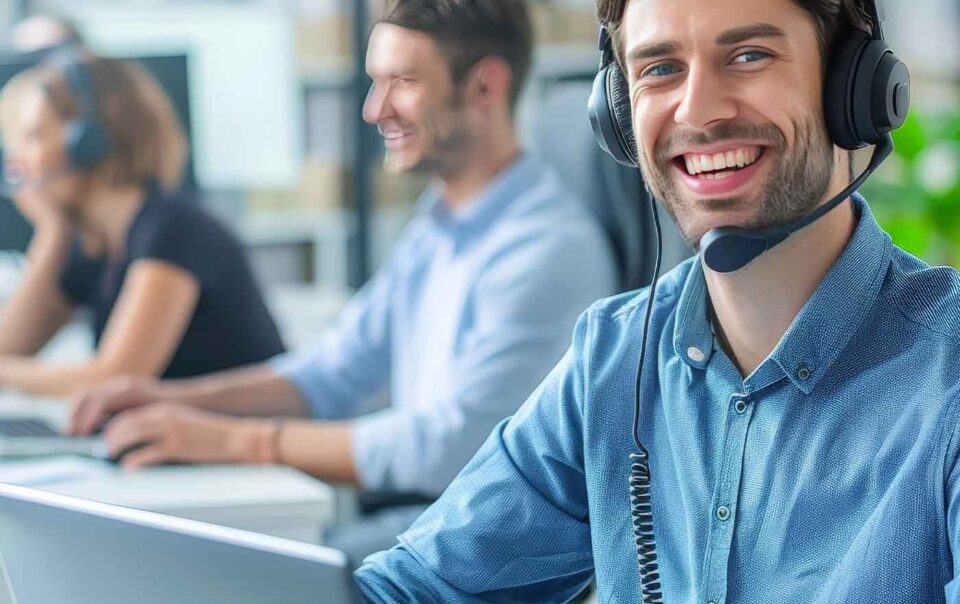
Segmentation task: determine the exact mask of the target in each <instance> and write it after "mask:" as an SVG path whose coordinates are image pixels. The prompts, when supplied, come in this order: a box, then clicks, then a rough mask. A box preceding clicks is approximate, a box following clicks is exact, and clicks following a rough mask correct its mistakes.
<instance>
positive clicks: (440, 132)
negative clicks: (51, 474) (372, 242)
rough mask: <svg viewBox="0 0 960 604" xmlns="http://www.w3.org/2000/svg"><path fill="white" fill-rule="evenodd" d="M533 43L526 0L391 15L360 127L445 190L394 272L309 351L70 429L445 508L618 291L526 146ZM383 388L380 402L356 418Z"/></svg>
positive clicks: (136, 399) (156, 396) (601, 239)
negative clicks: (486, 444)
mask: <svg viewBox="0 0 960 604" xmlns="http://www.w3.org/2000/svg"><path fill="white" fill-rule="evenodd" d="M530 50H531V34H530V23H529V16H528V14H527V9H526V6H525V5H524V3H523V2H522V0H479V1H476V0H471V1H469V2H459V1H458V2H456V3H455V4H453V5H452V6H451V7H450V8H449V10H448V8H447V7H445V6H444V2H436V1H429V0H400V1H399V2H397V3H395V4H394V6H393V7H392V8H391V9H390V10H389V11H388V12H387V14H386V16H385V17H384V18H383V19H382V20H381V22H380V23H379V24H378V25H376V26H375V27H374V29H373V31H372V34H371V38H370V46H369V52H368V55H367V71H368V73H369V74H370V76H371V78H372V80H373V87H372V88H371V90H370V93H369V95H368V97H367V100H366V104H365V106H364V118H365V119H366V120H367V121H368V122H371V123H375V124H376V125H377V126H378V128H379V130H380V133H381V134H382V136H383V138H384V142H385V146H386V152H387V154H386V166H387V167H388V168H389V169H391V170H394V171H409V170H429V171H430V172H431V173H432V174H433V175H434V176H435V179H434V183H433V185H431V186H430V188H429V189H428V190H427V191H426V192H425V193H424V194H423V197H422V199H421V200H420V203H419V205H418V211H417V215H416V217H415V218H414V219H413V221H412V222H411V224H410V225H408V227H407V229H406V231H405V232H404V234H403V235H402V236H401V239H400V242H399V243H398V244H397V246H396V248H395V249H394V251H393V253H392V254H391V256H390V259H389V260H388V261H387V263H386V264H385V265H384V266H383V267H382V268H381V269H380V271H379V272H378V273H377V274H376V276H374V278H373V279H372V280H371V281H370V282H369V283H368V284H367V285H366V286H365V287H364V288H363V289H362V291H360V292H359V293H358V294H357V295H356V296H355V297H354V299H353V300H352V301H351V302H350V303H349V305H348V306H347V308H346V309H345V310H344V312H343V314H342V316H341V318H340V321H339V324H338V325H337V327H336V328H335V329H333V330H332V331H331V332H330V333H328V334H327V335H326V337H324V338H323V339H322V340H321V341H320V342H319V345H318V346H316V347H314V348H313V349H310V350H307V351H304V352H301V353H298V354H293V355H289V356H285V357H281V358H278V359H276V360H275V361H274V362H272V363H270V364H269V365H265V366H259V367H253V368H249V369H245V370H241V371H239V372H233V373H228V374H216V375H212V376H209V377H204V378H198V379H196V380H190V381H184V382H174V383H160V384H157V383H150V382H143V381H138V380H134V381H130V380H127V381H125V382H120V383H117V384H113V385H108V386H106V387H104V388H101V389H98V390H96V391H93V392H91V393H88V394H86V395H83V396H81V397H80V398H79V400H78V403H77V406H76V409H75V413H74V417H73V426H74V430H75V431H76V432H80V433H85V432H89V431H91V430H93V429H95V427H96V426H97V425H99V424H102V423H103V422H104V421H105V420H106V419H108V418H109V417H111V416H112V415H113V414H116V413H118V412H120V414H119V415H118V416H117V417H115V418H114V419H112V420H111V421H110V422H109V424H108V425H107V427H106V431H105V434H106V438H107V441H108V443H109V445H110V448H111V450H112V451H113V452H121V451H124V450H125V449H127V448H128V447H130V446H133V445H137V444H139V443H144V442H145V443H146V445H145V446H142V447H141V448H139V449H137V450H135V451H133V452H131V453H129V454H128V455H126V456H125V457H124V465H128V466H133V467H136V466H140V465H144V464H150V463H158V462H162V461H166V460H182V461H209V462H214V461H216V462H244V461H246V462H257V461H259V462H267V463H284V464H290V465H293V466H295V467H297V468H300V469H302V470H304V471H307V472H309V473H311V474H313V475H315V476H317V477H319V478H322V479H325V480H330V481H338V482H347V483H352V484H356V485H358V486H359V487H361V489H362V490H363V491H366V492H372V493H374V494H377V493H380V492H387V493H388V495H389V497H387V503H388V504H399V503H401V502H409V501H416V500H418V499H420V500H423V499H427V500H432V499H433V498H435V497H436V496H438V495H439V494H440V493H441V492H442V491H443V489H444V488H445V487H446V486H447V484H448V483H449V482H450V480H451V479H452V478H453V477H454V476H455V475H456V473H457V472H458V471H459V470H460V469H461V468H462V467H463V465H464V464H466V462H467V461H468V460H469V459H470V457H471V456H472V455H473V454H474V453H475V452H476V450H477V449H478V448H479V447H480V445H481V444H482V442H483V440H484V439H485V438H486V436H487V435H488V434H489V433H490V430H491V429H492V428H493V427H494V426H495V425H496V423H497V422H498V421H499V420H501V419H503V418H504V417H507V416H509V415H511V414H512V413H513V412H515V411H516V410H517V408H519V406H520V404H521V403H522V402H523V401H524V400H525V399H526V397H527V395H529V393H530V391H532V390H533V389H534V388H535V387H536V385H537V384H538V383H539V382H540V381H541V380H542V379H543V377H544V376H545V375H546V374H547V372H548V371H549V370H550V368H551V367H552V366H553V365H554V364H555V363H556V362H557V361H558V360H559V359H560V358H561V356H562V355H563V351H564V349H565V348H566V346H567V342H568V339H569V331H570V329H572V327H573V325H574V324H575V322H576V318H577V316H578V315H579V314H580V313H581V312H582V311H583V310H584V309H585V308H586V307H587V306H588V305H589V304H590V303H591V302H592V301H593V300H595V299H596V298H598V297H601V296H604V295H609V294H611V293H613V292H614V291H616V283H615V273H616V268H615V264H614V260H613V255H612V251H611V248H610V245H609V243H608V241H607V240H606V237H605V235H604V234H603V232H602V231H601V228H600V226H599V224H598V223H597V221H596V220H595V219H594V218H593V217H592V216H591V215H590V214H589V212H588V210H587V209H586V206H585V205H583V204H582V203H581V202H580V201H579V200H576V199H574V198H572V197H571V196H570V195H569V194H567V192H565V191H564V190H563V189H562V188H561V185H560V184H559V181H558V180H557V178H556V177H555V176H554V175H553V174H552V173H551V172H550V171H549V170H548V169H547V168H546V167H545V166H544V165H543V164H542V163H541V162H540V161H539V160H537V159H536V158H534V157H532V156H530V155H529V154H527V153H525V152H523V151H522V150H521V149H520V147H519V144H518V142H517V138H516V134H515V129H514V124H513V113H514V107H515V104H516V101H517V97H518V95H519V92H520V89H521V88H522V86H523V82H524V78H525V75H526V73H527V71H528V69H529V64H530ZM238 328H242V326H238ZM385 390H386V391H388V392H389V395H390V403H391V404H390V405H389V407H387V408H386V409H384V410H382V411H380V412H377V413H374V414H370V415H366V416H363V417H359V418H357V419H348V418H352V417H353V416H354V415H355V414H356V412H357V410H358V407H359V406H360V405H361V404H363V403H364V402H365V401H368V400H370V399H372V398H374V397H376V396H378V395H379V394H381V393H383V392H384V391H385ZM147 403H157V404H152V405H148V406H144V405H146V404H147ZM130 407H142V408H136V409H130ZM214 412H218V413H230V414H246V415H273V416H278V415H288V416H310V417H312V418H314V419H315V420H322V421H285V422H283V423H278V422H276V421H273V420H253V419H236V418H230V417H226V416H224V415H217V414H215V413H214ZM375 504H376V505H382V502H375ZM370 507H373V504H372V505H371V506H370ZM424 508H425V506H424V505H422V504H421V505H419V506H416V505H415V506H413V507H412V508H403V509H400V510H398V511H397V514H394V515H390V513H388V512H382V513H381V514H380V517H379V518H378V519H376V522H375V523H374V525H373V527H372V528H373V533H372V534H371V533H370V531H361V530H360V528H359V527H357V526H350V527H346V528H344V529H342V530H337V531H336V532H333V533H331V534H329V535H328V536H327V543H328V544H330V545H334V546H338V547H341V548H343V549H345V550H347V552H348V553H349V554H351V555H353V556H355V557H358V558H359V557H362V555H365V554H366V553H372V552H374V551H378V550H380V549H384V548H386V547H389V546H390V545H392V544H393V543H394V542H395V540H394V538H395V536H396V535H397V534H398V533H399V532H400V531H402V530H403V529H405V528H407V526H409V523H410V521H412V520H413V518H415V517H416V515H417V514H419V512H420V511H422V510H423V509H424ZM381 527H383V528H382V530H381ZM368 528H370V527H369V525H368Z"/></svg>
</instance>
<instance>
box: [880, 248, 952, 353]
mask: <svg viewBox="0 0 960 604" xmlns="http://www.w3.org/2000/svg"><path fill="white" fill-rule="evenodd" d="M883 298H884V301H885V303H886V304H887V305H888V306H890V307H891V308H892V309H894V310H896V311H897V312H898V313H899V314H900V315H901V316H902V317H903V319H904V320H905V321H908V322H910V323H912V324H914V325H916V326H919V327H921V328H922V329H924V330H926V331H928V332H930V333H932V334H938V335H940V336H943V337H946V338H948V339H951V340H954V341H955V342H957V343H958V344H960V272H958V271H957V269H955V268H952V267H946V266H936V267H933V266H930V265H928V264H926V263H925V262H923V261H922V260H920V259H918V258H916V257H914V256H912V255H910V254H909V253H907V252H905V251H903V250H901V249H900V248H896V247H895V248H894V253H893V256H892V258H891V262H890V268H889V270H888V273H887V276H886V280H885V283H884V287H883Z"/></svg>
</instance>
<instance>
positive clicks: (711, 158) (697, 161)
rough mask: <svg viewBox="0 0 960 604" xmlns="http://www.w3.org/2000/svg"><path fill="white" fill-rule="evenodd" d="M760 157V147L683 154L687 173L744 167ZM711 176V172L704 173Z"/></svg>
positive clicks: (693, 173) (705, 175)
mask: <svg viewBox="0 0 960 604" xmlns="http://www.w3.org/2000/svg"><path fill="white" fill-rule="evenodd" d="M758 157H760V148H759V147H742V148H740V149H736V150H731V151H726V152H723V153H714V154H713V155H706V154H702V153H696V154H694V153H688V154H685V155H684V156H683V160H684V162H685V163H686V167H687V173H688V174H691V175H695V174H700V173H702V172H717V171H719V170H725V169H726V168H743V167H745V166H749V165H750V164H752V163H753V162H755V161H757V158H758ZM710 176H711V175H710V174H704V177H710ZM717 176H720V175H717Z"/></svg>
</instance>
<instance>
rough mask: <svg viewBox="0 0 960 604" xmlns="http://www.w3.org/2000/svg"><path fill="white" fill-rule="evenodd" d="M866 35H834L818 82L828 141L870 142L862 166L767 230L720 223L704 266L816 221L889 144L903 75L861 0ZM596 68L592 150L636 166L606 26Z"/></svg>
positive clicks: (876, 11) (900, 108)
mask: <svg viewBox="0 0 960 604" xmlns="http://www.w3.org/2000/svg"><path fill="white" fill-rule="evenodd" d="M865 4H866V7H867V10H868V11H869V16H870V18H871V19H872V25H873V27H872V29H873V33H872V35H871V34H868V33H867V32H865V31H863V30H860V29H853V30H852V31H849V32H846V33H844V34H842V35H840V36H839V37H838V39H837V41H836V42H835V43H834V45H833V47H832V49H831V50H830V53H829V60H828V65H827V70H826V74H825V78H824V86H823V111H824V118H825V120H826V123H827V131H828V133H829V135H830V139H831V140H832V141H833V142H834V143H835V144H836V145H837V146H839V147H842V148H844V149H848V150H854V149H860V148H863V147H866V146H868V145H877V148H876V150H875V151H874V154H873V157H872V158H871V160H870V164H869V166H868V167H867V169H866V170H864V172H863V173H862V174H861V175H860V176H859V177H858V178H857V179H856V180H854V182H852V183H851V184H850V186H849V187H847V188H846V189H844V191H843V192H842V193H841V196H838V198H834V199H833V200H831V201H830V202H828V203H827V204H824V205H823V206H821V207H820V208H818V210H817V211H815V212H814V213H812V214H810V215H809V216H807V217H805V218H803V219H801V220H800V221H797V222H796V223H793V224H790V225H785V226H782V227H776V228H772V229H744V228H740V227H721V228H718V229H713V230H711V231H710V232H708V233H707V234H706V235H704V237H703V239H701V241H700V248H701V252H702V254H703V258H704V261H705V262H706V264H707V266H709V267H710V268H711V269H713V270H716V271H718V272H730V271H733V270H737V269H739V268H742V267H743V266H746V264H748V263H749V262H750V261H751V260H753V259H754V258H756V257H757V256H759V255H760V254H762V253H763V252H764V251H766V250H768V249H770V248H771V247H773V246H774V245H776V244H778V243H780V242H781V241H783V240H784V239H786V237H787V236H789V235H790V234H791V233H793V232H795V231H796V230H798V229H800V228H803V227H804V226H807V225H808V224H810V223H811V222H813V221H815V220H817V219H818V218H820V217H821V216H823V215H824V214H826V213H827V212H829V211H830V210H831V209H833V208H834V207H836V205H837V204H839V203H840V202H842V201H843V200H844V199H846V198H847V197H849V195H850V194H851V193H852V192H853V191H854V190H855V189H856V188H857V187H859V186H860V185H861V184H863V182H864V181H865V180H866V178H867V177H868V176H869V175H870V174H871V173H872V172H873V170H874V169H876V167H877V166H879V165H880V163H881V162H882V161H883V160H884V159H885V158H886V157H887V156H888V155H889V154H890V152H891V151H892V149H893V140H892V138H891V136H890V132H891V131H892V130H894V129H895V128H898V127H900V126H901V125H902V124H903V122H904V120H905V119H906V117H907V110H908V108H909V105H910V74H909V73H908V72H907V68H906V66H905V65H904V64H903V62H902V61H900V59H898V58H897V56H896V55H895V54H893V51H892V50H891V49H890V47H889V46H887V43H886V42H885V41H884V39H883V31H882V29H881V22H882V21H883V18H884V16H883V12H882V8H881V6H880V5H879V4H878V2H876V1H867V2H866V3H865ZM600 50H601V53H602V55H601V60H600V70H599V72H598V73H597V76H596V78H595V79H594V82H593V91H592V92H591V95H590V100H589V101H588V112H589V115H590V124H591V125H592V126H593V132H594V136H595V137H596V140H597V143H598V144H599V145H600V147H601V148H602V149H603V150H604V151H606V152H607V153H609V154H610V155H611V156H612V157H613V158H614V159H615V160H616V161H617V162H619V163H621V164H623V165H625V166H630V167H638V166H639V157H638V148H637V142H636V137H635V135H634V132H633V123H632V118H631V107H630V95H629V87H628V84H627V80H626V78H625V77H624V75H623V73H622V71H621V70H620V67H619V65H618V64H617V61H616V58H615V56H614V51H613V43H612V41H611V39H610V35H609V33H608V31H607V29H606V27H603V28H601V30H600Z"/></svg>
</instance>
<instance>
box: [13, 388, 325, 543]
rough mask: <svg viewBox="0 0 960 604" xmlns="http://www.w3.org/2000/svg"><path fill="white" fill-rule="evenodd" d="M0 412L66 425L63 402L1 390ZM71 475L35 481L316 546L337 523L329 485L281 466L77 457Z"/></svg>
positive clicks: (54, 461)
mask: <svg viewBox="0 0 960 604" xmlns="http://www.w3.org/2000/svg"><path fill="white" fill-rule="evenodd" d="M0 415H3V416H7V417H9V416H15V415H34V416H40V417H44V418H46V419H48V420H50V421H51V422H53V423H54V424H55V425H57V426H60V427H62V426H63V424H64V422H65V420H66V415H67V406H66V404H65V403H62V402H57V401H49V400H28V399H25V398H24V397H20V396H16V395H12V394H8V393H3V394H0ZM70 462H71V458H69V457H62V458H45V459H43V460H40V461H39V464H40V465H39V466H36V464H37V463H38V461H37V460H36V459H34V460H30V461H17V460H0V479H2V477H3V475H4V473H5V472H6V473H8V474H9V473H11V472H14V471H17V470H18V469H23V468H24V466H25V465H26V464H31V465H32V466H36V467H37V468H38V469H40V468H42V467H43V466H44V464H46V465H47V466H48V467H51V468H52V467H55V466H57V465H58V464H60V465H67V466H68V467H69V464H70ZM75 463H76V465H75V466H74V471H73V475H72V476H71V475H70V472H68V473H67V474H66V475H61V476H58V477H51V479H50V480H49V481H42V482H40V483H39V484H33V485H31V486H33V487H35V488H40V489H44V490H48V491H53V492H56V493H62V494H64V495H72V496H76V497H82V498H85V499H93V500H96V501H101V502H104V503H111V504H115V505H123V506H127V507H133V508H138V509H142V510H149V511H153V512H160V513H163V514H169V515H172V516H181V517H183V518H190V519H193V520H201V521H204V522H211V523H213V524H221V525H225V526H230V527H234V528H240V529H244V530H249V531H254V532H259V533H265V534H268V535H273V536H276V537H284V538H287V539H296V540H298V541H304V542H307V543H319V542H320V536H321V534H322V531H323V528H324V527H325V526H327V525H329V524H330V523H331V522H332V520H333V514H334V490H333V488H332V487H330V486H328V485H326V484H324V483H321V482H319V481H317V480H314V479H312V478H310V477H309V476H306V475H305V474H302V473H300V472H298V471H296V470H294V469H292V468H289V467H283V466H243V465H233V466H215V465H210V466H162V467H156V468H146V469H142V470H134V471H127V470H123V469H121V468H118V467H116V466H114V465H112V464H110V463H107V462H103V461H96V460H86V459H85V460H76V462H75Z"/></svg>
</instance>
